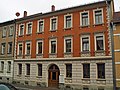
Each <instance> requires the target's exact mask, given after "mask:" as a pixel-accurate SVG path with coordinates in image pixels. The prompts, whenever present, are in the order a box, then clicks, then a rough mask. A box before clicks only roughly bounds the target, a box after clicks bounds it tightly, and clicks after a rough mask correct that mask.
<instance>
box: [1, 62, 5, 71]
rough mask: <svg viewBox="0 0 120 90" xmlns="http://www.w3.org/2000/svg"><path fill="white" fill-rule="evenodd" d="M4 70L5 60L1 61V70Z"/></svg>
mask: <svg viewBox="0 0 120 90" xmlns="http://www.w3.org/2000/svg"><path fill="white" fill-rule="evenodd" d="M3 71H4V61H1V72H3Z"/></svg>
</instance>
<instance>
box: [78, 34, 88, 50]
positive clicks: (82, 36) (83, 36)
mask: <svg viewBox="0 0 120 90" xmlns="http://www.w3.org/2000/svg"><path fill="white" fill-rule="evenodd" d="M85 37H88V39H89V51H90V35H81V44H80V46H81V52H84V51H83V50H82V48H83V46H82V38H85Z"/></svg>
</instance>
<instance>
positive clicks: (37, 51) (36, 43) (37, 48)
mask: <svg viewBox="0 0 120 90" xmlns="http://www.w3.org/2000/svg"><path fill="white" fill-rule="evenodd" d="M39 42H42V53H41V54H43V47H44V46H43V45H44V42H43V40H37V42H36V54H38V43H39Z"/></svg>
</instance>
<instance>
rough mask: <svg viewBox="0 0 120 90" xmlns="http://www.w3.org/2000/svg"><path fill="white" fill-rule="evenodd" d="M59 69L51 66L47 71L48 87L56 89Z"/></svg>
mask: <svg viewBox="0 0 120 90" xmlns="http://www.w3.org/2000/svg"><path fill="white" fill-rule="evenodd" d="M59 74H60V71H59V68H58V67H57V66H56V65H55V64H53V65H51V66H50V68H49V70H48V86H49V87H58V84H59Z"/></svg>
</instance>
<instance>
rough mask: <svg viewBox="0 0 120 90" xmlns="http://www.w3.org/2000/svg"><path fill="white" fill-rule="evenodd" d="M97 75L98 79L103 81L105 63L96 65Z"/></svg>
mask: <svg viewBox="0 0 120 90" xmlns="http://www.w3.org/2000/svg"><path fill="white" fill-rule="evenodd" d="M97 74H98V78H100V79H105V63H98V64H97Z"/></svg>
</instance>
